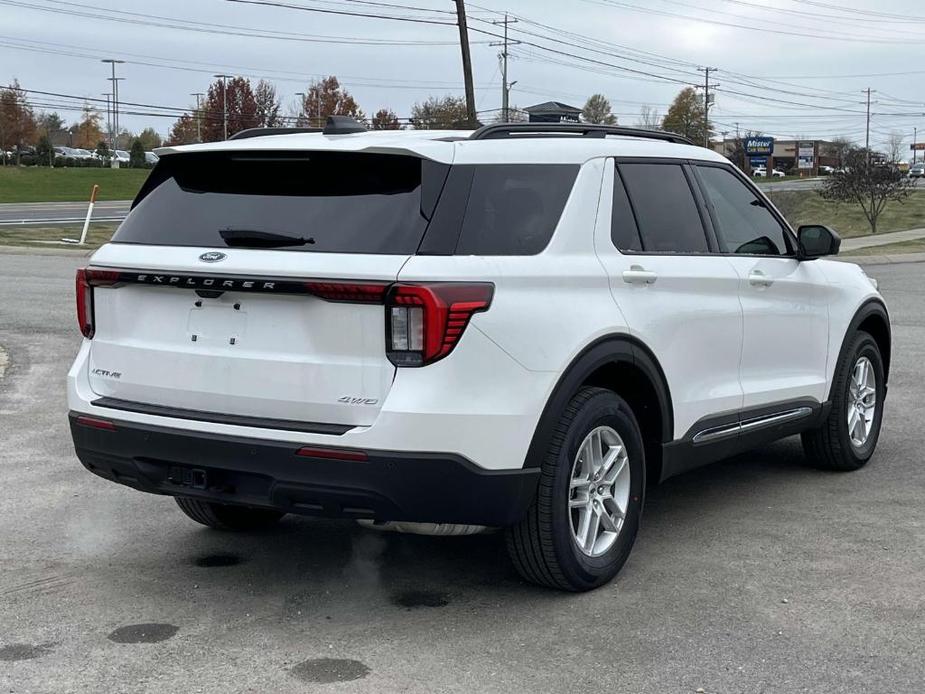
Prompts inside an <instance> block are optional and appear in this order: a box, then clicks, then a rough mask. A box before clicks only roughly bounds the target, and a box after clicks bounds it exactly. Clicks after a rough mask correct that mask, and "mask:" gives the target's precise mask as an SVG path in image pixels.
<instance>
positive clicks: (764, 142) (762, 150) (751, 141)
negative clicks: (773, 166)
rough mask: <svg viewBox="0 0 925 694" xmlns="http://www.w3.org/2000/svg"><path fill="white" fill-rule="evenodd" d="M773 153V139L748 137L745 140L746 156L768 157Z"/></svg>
mask: <svg viewBox="0 0 925 694" xmlns="http://www.w3.org/2000/svg"><path fill="white" fill-rule="evenodd" d="M773 152H774V138H773V137H749V138H746V139H745V153H746V154H747V155H748V156H765V157H766V156H769V155H771V154H772V153H773Z"/></svg>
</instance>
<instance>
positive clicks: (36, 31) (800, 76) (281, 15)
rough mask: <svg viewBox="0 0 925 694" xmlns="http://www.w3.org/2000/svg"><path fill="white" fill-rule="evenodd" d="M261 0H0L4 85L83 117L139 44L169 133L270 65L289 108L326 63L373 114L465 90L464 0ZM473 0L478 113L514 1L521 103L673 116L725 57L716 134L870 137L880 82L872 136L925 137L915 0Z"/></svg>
mask: <svg viewBox="0 0 925 694" xmlns="http://www.w3.org/2000/svg"><path fill="white" fill-rule="evenodd" d="M255 1H256V2H257V3H259V4H247V3H243V2H237V1H232V0H86V2H81V1H80V0H68V1H65V0H0V83H4V84H6V83H9V82H11V81H12V80H13V79H14V78H15V79H17V80H19V82H20V84H21V86H22V87H24V88H25V89H30V90H35V91H33V92H31V93H30V95H29V98H30V100H31V101H32V102H33V103H34V104H35V105H36V110H39V111H42V110H44V111H53V110H57V111H58V112H59V113H60V114H61V115H62V116H63V117H64V118H65V119H66V120H68V121H73V120H76V119H77V117H78V116H79V108H80V104H81V103H82V100H83V99H100V100H102V101H101V102H100V103H99V104H98V105H99V106H100V110H102V111H105V97H104V96H103V93H105V92H106V91H108V90H109V88H110V82H109V81H107V77H109V76H110V67H109V65H104V64H102V63H100V62H99V61H100V60H101V59H103V58H115V59H121V60H125V61H126V62H125V63H124V64H121V65H119V66H118V73H117V74H118V76H120V77H124V78H125V80H124V81H122V82H120V87H119V90H120V100H121V101H122V102H123V104H126V105H125V106H124V107H123V108H124V110H125V111H127V112H136V113H137V115H135V114H132V113H125V114H123V115H122V117H121V123H122V125H123V127H127V128H129V129H130V130H133V131H136V132H137V131H140V130H141V129H143V128H145V127H149V126H150V127H153V128H155V129H156V130H157V131H158V132H160V133H161V134H166V133H167V131H168V130H169V128H170V125H171V124H172V123H173V121H174V120H175V119H176V117H177V115H178V114H179V113H181V112H182V111H183V110H184V109H188V108H190V106H191V105H194V104H195V98H194V97H192V96H190V95H191V94H192V93H194V92H204V91H206V90H207V88H208V85H209V83H210V81H212V75H213V74H215V73H221V72H224V73H227V74H239V75H244V76H248V77H252V78H259V77H265V78H267V79H269V80H270V81H272V82H273V83H274V84H275V85H276V87H277V89H278V92H279V95H280V97H281V99H282V103H283V109H284V112H289V110H290V109H292V108H294V107H295V104H296V103H297V97H295V94H296V93H297V92H304V91H307V87H308V86H309V84H310V83H311V82H312V81H313V80H317V79H320V78H323V77H326V76H328V75H336V76H337V77H338V79H339V80H340V81H341V83H342V85H343V86H345V87H346V88H347V90H348V91H349V92H350V93H351V94H352V95H353V96H354V97H355V98H356V100H357V101H358V102H359V104H360V106H361V107H362V108H363V109H364V111H365V112H366V113H367V114H372V113H374V112H375V111H376V110H378V109H379V108H381V107H387V108H390V109H392V110H393V111H395V112H396V113H397V114H398V115H399V116H400V117H407V116H409V115H410V114H411V107H412V105H413V104H414V103H415V102H419V101H423V100H424V99H426V98H427V97H428V96H431V95H433V96H443V95H446V94H453V95H462V94H463V80H462V67H461V60H460V50H459V34H458V29H457V27H456V26H455V23H454V22H455V14H454V12H455V5H454V3H453V2H452V1H451V0H255ZM466 7H467V10H468V14H469V20H470V22H469V23H470V33H469V39H470V42H471V50H472V62H473V73H474V81H475V87H476V89H475V94H476V103H477V108H478V110H479V112H480V118H481V119H482V120H491V118H492V117H493V116H494V115H495V113H496V112H495V111H492V109H498V108H499V107H500V104H501V72H500V65H499V62H500V61H499V58H498V54H499V52H500V50H501V49H500V48H499V47H498V46H494V45H491V44H492V43H495V42H496V41H498V37H500V36H501V34H502V33H503V29H502V27H501V25H500V24H497V22H500V21H501V20H503V18H504V15H505V13H509V15H510V17H511V19H512V20H513V19H516V22H513V23H511V24H510V25H509V36H510V39H511V41H512V44H513V45H512V46H511V48H510V50H509V54H510V58H509V78H510V80H516V83H515V84H514V85H513V87H512V89H511V104H512V105H516V106H519V107H525V106H530V105H532V104H536V103H540V102H543V101H548V100H556V101H563V102H565V103H568V104H572V105H575V106H578V107H580V106H582V105H583V103H584V101H585V100H586V99H587V97H588V96H590V95H591V94H593V93H602V94H604V95H605V96H606V97H607V98H608V99H609V100H610V102H611V105H612V110H613V112H614V113H615V114H617V116H618V117H619V121H620V123H621V124H624V125H635V124H637V123H638V121H639V113H640V109H641V108H642V107H643V106H649V107H651V108H654V109H657V110H658V112H659V113H660V114H662V115H663V114H664V112H665V110H666V109H667V107H668V104H669V103H670V102H671V100H672V99H673V98H674V96H675V95H676V94H677V92H678V91H679V90H680V89H682V88H684V87H685V86H688V85H693V84H702V83H703V78H704V74H703V72H702V71H699V70H698V67H701V68H702V67H715V68H717V70H716V72H712V73H711V81H712V82H713V83H714V84H715V85H716V90H715V98H716V101H715V105H714V107H713V109H712V110H711V118H712V120H713V121H714V128H715V130H716V131H717V132H720V133H721V132H728V133H730V136H732V135H733V134H734V133H735V131H736V128H737V127H738V128H739V130H740V131H741V132H745V131H759V132H762V133H764V134H769V135H773V136H775V137H778V138H781V139H784V138H786V139H790V138H806V139H810V138H823V139H825V138H831V137H835V136H845V137H848V138H851V139H853V140H855V141H856V142H859V143H863V141H864V137H865V123H866V114H865V112H866V103H865V100H866V98H867V97H866V94H865V93H864V90H865V89H867V88H868V87H869V88H871V89H873V90H874V92H873V93H872V95H871V101H872V105H871V114H872V115H871V144H872V145H873V146H876V147H878V148H881V149H883V148H885V146H886V145H885V143H886V141H887V139H888V138H889V136H890V134H891V133H893V132H899V133H901V134H902V135H903V136H904V138H905V141H906V142H905V148H906V149H908V145H909V143H911V142H912V138H913V129H914V128H920V129H921V130H922V131H923V134H922V135H921V136H920V137H919V140H920V141H925V64H923V63H922V61H921V60H920V56H921V55H922V52H921V46H922V45H923V43H925V7H923V6H922V5H921V3H920V2H918V0H890V2H888V3H885V2H882V0H881V1H875V0H558V1H557V2H547V1H546V0H534V1H532V2H530V1H528V0H478V2H477V3H474V2H468V1H467V3H466ZM299 8H309V9H311V10H313V11H307V10H306V9H299ZM318 10H323V11H318ZM342 13H354V14H350V15H347V14H342ZM358 14H371V15H380V16H378V17H363V16H356V15H358ZM381 15H388V16H391V17H398V19H383V18H382V17H381ZM409 20H413V21H409ZM515 41H519V43H516V44H515V43H513V42H515ZM36 92H51V93H54V94H59V95H66V96H53V95H51V94H45V95H43V94H39V93H36ZM130 104H137V105H130ZM154 107H157V108H154Z"/></svg>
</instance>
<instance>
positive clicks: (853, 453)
mask: <svg viewBox="0 0 925 694" xmlns="http://www.w3.org/2000/svg"><path fill="white" fill-rule="evenodd" d="M885 396H886V379H885V377H884V371H883V357H882V356H881V354H880V348H879V347H878V346H877V342H876V341H875V340H874V338H872V337H871V336H870V335H869V334H868V333H866V332H858V333H857V334H856V335H855V336H854V337H853V338H852V341H851V344H850V345H849V347H848V349H847V350H845V353H844V354H843V355H842V357H841V360H840V361H839V363H838V366H837V368H836V370H835V380H834V381H833V383H832V409H831V410H830V412H829V415H828V417H827V418H826V420H825V421H824V422H823V424H822V426H821V427H819V428H818V429H814V430H813V431H808V432H805V433H804V434H803V436H802V440H803V450H804V451H805V452H806V456H807V458H808V459H809V461H810V462H811V463H812V464H813V465H815V466H816V467H820V468H824V469H827V470H839V471H850V470H857V469H858V468H861V467H863V466H864V465H865V464H866V463H867V461H868V460H870V457H871V456H872V455H873V454H874V449H875V448H876V447H877V441H878V439H879V438H880V424H881V422H882V420H883V400H884V397H885Z"/></svg>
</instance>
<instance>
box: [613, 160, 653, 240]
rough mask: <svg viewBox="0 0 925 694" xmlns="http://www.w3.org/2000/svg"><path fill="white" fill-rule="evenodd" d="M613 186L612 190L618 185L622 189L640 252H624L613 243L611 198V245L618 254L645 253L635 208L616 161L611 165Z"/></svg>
mask: <svg viewBox="0 0 925 694" xmlns="http://www.w3.org/2000/svg"><path fill="white" fill-rule="evenodd" d="M613 185H614V189H616V187H617V186H618V185H619V186H621V187H622V188H623V195H624V196H626V201H627V202H628V203H629V206H630V214H631V215H632V216H633V227H634V229H633V231H634V232H635V234H636V240H637V241H639V248H640V249H641V250H638V251H634V250H632V249H626V250H624V249H622V248H618V247H617V244H616V243H614V239H613V208H614V201H613V199H612V198H611V201H610V206H611V209H610V224H611V229H610V242H611V243H613V245H614V248H616V249H617V251H618V252H620V253H645V250H646V244H645V243H643V241H642V233H641V232H640V231H639V217H638V216H637V215H636V206H635V205H634V204H633V199H632V198H631V197H630V194H629V191H628V190H627V189H626V181H624V180H623V174H622V173H620V167H619V166H618V165H617V162H616V161H614V163H613Z"/></svg>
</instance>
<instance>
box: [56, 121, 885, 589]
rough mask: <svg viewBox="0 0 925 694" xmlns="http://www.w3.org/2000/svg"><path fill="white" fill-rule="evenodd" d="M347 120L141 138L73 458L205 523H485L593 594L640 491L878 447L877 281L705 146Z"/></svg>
mask: <svg viewBox="0 0 925 694" xmlns="http://www.w3.org/2000/svg"><path fill="white" fill-rule="evenodd" d="M358 130H362V128H358V127H357V126H356V125H355V124H354V123H352V121H349V119H348V121H347V122H344V121H343V119H340V120H333V121H331V122H330V123H329V126H328V127H327V128H326V129H325V131H324V132H323V133H292V134H272V135H264V134H261V133H259V132H257V133H252V132H248V133H245V134H244V135H243V136H239V137H237V138H234V139H232V140H230V141H227V142H217V143H211V144H203V145H195V146H187V147H176V148H167V149H161V150H159V152H158V153H159V154H160V157H161V158H160V161H159V163H158V164H157V166H156V168H155V169H154V171H153V172H152V174H151V177H150V178H149V180H148V181H147V183H146V184H145V185H144V188H143V190H142V191H141V192H140V193H139V195H138V198H137V199H136V200H135V203H134V205H133V207H132V211H131V212H130V214H129V215H128V217H127V218H126V220H125V221H124V222H123V224H122V226H121V227H120V228H119V230H118V231H117V232H116V234H115V236H114V238H113V240H112V243H109V244H107V245H105V246H103V247H102V248H100V249H99V250H98V251H97V252H96V253H95V254H94V255H93V257H92V259H91V261H90V264H89V266H88V267H87V268H86V269H82V270H80V271H78V275H77V310H78V319H79V323H80V328H81V330H82V331H83V334H84V336H85V339H84V341H83V344H82V345H81V348H80V352H79V354H78V355H77V360H76V361H75V363H74V365H73V367H72V368H71V370H70V373H69V376H68V404H69V408H70V422H71V430H72V433H73V438H74V443H75V447H76V450H77V455H78V456H79V458H80V460H81V462H82V463H83V464H84V465H85V466H86V467H87V468H88V469H89V470H90V471H92V472H94V473H96V474H97V475H100V476H101V477H104V478H106V479H110V480H112V481H115V482H119V483H121V484H125V485H128V486H130V487H134V488H136V489H139V490H142V491H146V492H154V493H158V494H167V495H171V496H174V497H176V499H177V503H178V504H179V505H180V508H181V509H182V510H183V511H184V512H185V513H186V514H187V515H189V516H190V517H191V518H193V519H194V520H196V521H199V522H200V523H204V524H206V525H209V526H212V527H216V528H225V529H248V528H253V527H259V526H264V525H267V524H271V523H274V522H275V521H277V520H278V519H279V518H280V517H281V516H282V515H283V514H284V513H296V514H306V515H325V516H335V517H342V518H355V519H366V520H367V521H369V522H377V523H378V522H388V521H401V522H402V524H405V523H411V524H413V523H415V522H418V523H437V524H457V525H469V526H473V525H475V526H490V527H502V528H505V529H506V534H507V542H508V547H509V549H510V555H511V558H512V560H513V562H514V563H515V564H516V566H517V568H518V570H519V571H520V572H521V573H522V574H523V576H525V577H526V578H527V579H529V580H531V581H535V582H537V583H541V584H545V585H548V586H553V587H557V588H562V589H567V590H587V589H590V588H593V587H595V586H598V585H601V584H602V583H604V582H606V581H607V580H609V579H610V578H611V577H613V576H614V575H615V574H616V573H617V571H618V570H619V569H620V567H621V565H622V564H623V563H624V561H626V558H627V555H628V554H629V552H630V548H631V547H632V545H633V541H634V539H635V536H636V533H637V530H638V527H639V521H640V514H641V512H642V507H643V499H644V496H645V489H646V483H647V482H648V483H655V482H658V481H661V480H664V479H665V478H667V477H670V476H672V475H676V474H678V473H681V472H684V471H685V470H688V469H691V468H693V467H696V466H698V465H702V464H704V463H708V462H711V461H714V460H717V459H719V458H723V457H726V456H729V455H732V454H734V453H737V452H740V451H743V450H746V449H749V448H752V447H754V446H758V445H762V444H765V443H767V442H769V441H772V440H775V439H779V438H781V437H785V436H790V435H792V434H798V433H800V434H802V435H803V442H804V446H805V447H806V451H807V455H808V457H809V458H810V459H811V461H812V462H814V463H816V464H818V465H821V466H824V467H827V468H830V469H836V470H853V469H856V468H859V467H861V466H862V465H864V463H865V462H866V461H867V460H868V459H869V458H870V457H871V455H872V453H873V452H874V448H875V446H876V444H877V438H878V435H879V431H880V423H881V418H882V415H883V403H884V397H885V395H886V384H887V376H888V372H889V362H890V323H889V318H888V316H887V311H886V308H885V306H884V303H883V300H882V298H881V297H880V295H879V294H878V292H877V289H876V284H875V282H874V281H873V280H870V279H868V277H867V276H866V275H865V274H864V273H863V272H862V271H861V270H860V268H858V267H857V266H855V265H850V264H847V263H841V262H830V261H828V260H819V259H818V258H819V257H820V256H824V255H831V254H834V253H836V252H837V250H838V245H839V239H838V237H837V235H836V234H835V233H834V232H832V231H831V230H829V229H828V228H826V227H822V226H809V227H801V228H800V229H799V230H798V232H797V233H796V234H794V232H793V231H792V230H791V229H790V227H789V226H788V224H787V222H786V221H785V220H784V219H783V218H782V217H781V215H780V214H779V213H778V212H777V210H775V209H774V207H773V205H772V204H771V203H770V202H769V201H768V200H767V198H766V197H764V195H762V193H761V192H759V191H758V190H757V189H756V188H755V187H754V186H753V185H752V183H751V182H750V180H749V179H748V177H747V176H744V175H743V174H741V173H740V172H739V171H738V170H737V169H735V168H734V167H732V166H731V165H730V164H729V162H728V161H726V160H725V159H724V158H723V157H721V156H720V155H718V154H715V153H713V152H711V151H710V150H707V149H702V148H700V147H695V146H692V145H690V144H689V143H686V141H685V140H683V138H679V137H677V136H674V135H670V134H667V133H651V132H646V131H638V130H633V129H628V128H619V127H606V126H589V125H558V124H556V125H536V124H521V125H501V126H487V127H485V128H482V129H481V130H478V131H476V132H475V133H474V134H472V133H462V132H446V131H444V132H435V131H410V132H394V131H392V132H388V131H385V132H365V131H363V132H357V131H358ZM436 530H442V531H447V527H446V526H443V525H441V526H439V527H438V528H437V529H436Z"/></svg>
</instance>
